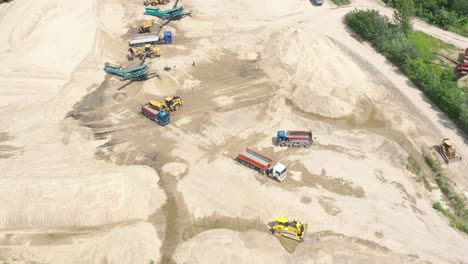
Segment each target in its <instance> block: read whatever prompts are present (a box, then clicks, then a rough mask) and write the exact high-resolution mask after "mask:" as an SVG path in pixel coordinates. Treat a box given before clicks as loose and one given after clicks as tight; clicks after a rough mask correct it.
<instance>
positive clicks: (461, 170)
mask: <svg viewBox="0 0 468 264" xmlns="http://www.w3.org/2000/svg"><path fill="white" fill-rule="evenodd" d="M354 8H372V9H376V10H379V11H380V12H381V13H383V14H385V15H387V16H392V14H393V10H392V9H391V8H388V7H386V6H384V5H382V4H380V3H378V2H376V1H369V0H356V1H353V2H352V4H351V5H349V6H346V7H343V8H336V9H334V8H331V9H330V15H329V16H327V18H325V19H326V21H327V23H335V27H333V28H334V29H336V30H329V28H327V29H326V30H321V27H313V26H312V28H313V29H314V30H317V31H320V32H322V33H323V34H327V35H328V36H330V37H331V38H333V39H335V40H337V41H339V42H340V43H342V44H343V45H345V46H348V47H350V48H352V50H353V52H356V53H357V54H359V56H361V57H363V58H366V60H367V62H368V63H369V64H371V65H372V66H373V67H374V68H375V69H378V71H379V72H380V73H381V74H382V75H384V76H386V77H387V80H388V81H389V82H390V83H392V85H393V88H394V89H396V90H397V91H398V92H399V93H400V94H402V95H403V96H404V97H405V98H406V99H407V101H408V103H410V104H412V105H413V106H414V109H413V110H414V111H416V112H418V113H419V114H420V116H421V118H422V120H424V122H425V123H426V124H428V125H430V126H432V127H433V129H434V131H435V133H436V134H437V135H438V136H439V137H440V138H439V139H438V140H437V141H435V142H433V143H432V144H433V145H438V144H440V141H441V140H442V139H443V138H450V139H451V140H452V141H453V143H454V144H455V146H456V147H457V148H458V151H459V152H460V154H461V156H463V157H468V139H467V136H466V135H465V134H464V133H463V131H461V130H460V129H459V128H458V127H457V126H456V125H455V124H454V123H453V122H452V121H451V120H450V119H449V118H448V116H446V115H445V114H444V113H442V112H441V111H440V110H439V109H438V108H437V106H435V105H434V104H432V103H431V102H430V100H429V99H427V97H425V96H424V95H423V93H422V92H420V91H419V90H418V89H417V88H416V87H415V86H414V85H413V84H412V83H411V82H409V81H408V79H407V78H406V77H405V76H404V75H403V74H401V73H400V72H399V71H398V69H397V68H396V67H394V66H393V65H391V64H390V63H389V62H387V61H386V59H385V58H384V57H383V56H382V55H380V54H379V53H377V52H376V51H374V50H372V49H370V48H369V46H368V45H367V44H366V43H362V42H359V41H357V40H356V39H354V38H352V37H351V36H350V35H349V34H348V31H347V30H345V27H344V25H343V24H342V19H343V17H344V15H346V13H347V12H349V11H351V10H353V9H354ZM414 27H415V29H416V30H421V31H423V32H425V33H427V34H429V35H431V36H434V37H436V38H439V39H441V40H443V41H445V42H448V43H450V44H452V45H454V46H456V47H458V48H461V49H465V48H468V38H466V37H463V36H460V35H457V34H454V33H452V32H449V31H444V30H442V29H440V28H437V27H434V26H431V25H428V24H427V23H425V22H422V21H420V20H417V19H416V20H415V21H414ZM449 169H450V170H451V171H453V172H454V175H455V176H456V177H457V180H456V182H457V183H460V184H461V185H462V186H463V187H462V191H468V177H467V175H466V171H468V159H467V158H465V159H464V161H462V162H460V163H456V164H451V165H450V167H449Z"/></svg>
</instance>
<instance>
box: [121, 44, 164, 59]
mask: <svg viewBox="0 0 468 264" xmlns="http://www.w3.org/2000/svg"><path fill="white" fill-rule="evenodd" d="M145 54H148V55H147V56H148V57H150V58H152V59H154V58H156V57H160V56H161V49H160V48H158V47H156V46H154V45H151V44H146V45H145V46H144V47H130V48H129V49H128V58H129V59H130V60H133V59H134V58H140V59H141V58H143V56H144V55H145Z"/></svg>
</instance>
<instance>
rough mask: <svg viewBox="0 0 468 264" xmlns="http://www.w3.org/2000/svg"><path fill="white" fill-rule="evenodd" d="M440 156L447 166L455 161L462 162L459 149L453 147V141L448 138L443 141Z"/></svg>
mask: <svg viewBox="0 0 468 264" xmlns="http://www.w3.org/2000/svg"><path fill="white" fill-rule="evenodd" d="M439 150H440V154H441V155H442V158H444V160H445V162H447V164H449V163H451V162H454V161H461V160H462V157H460V155H459V154H458V153H457V149H456V148H455V147H454V146H453V144H452V141H451V140H450V139H448V138H445V139H444V140H442V143H441V144H440V146H439Z"/></svg>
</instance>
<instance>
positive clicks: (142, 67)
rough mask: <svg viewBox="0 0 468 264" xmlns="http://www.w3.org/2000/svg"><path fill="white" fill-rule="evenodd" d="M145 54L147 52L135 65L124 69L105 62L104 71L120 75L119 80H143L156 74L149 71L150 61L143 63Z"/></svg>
mask: <svg viewBox="0 0 468 264" xmlns="http://www.w3.org/2000/svg"><path fill="white" fill-rule="evenodd" d="M147 54H148V53H145V54H144V55H143V58H142V60H141V62H140V63H139V64H138V66H137V67H134V68H129V69H124V67H123V66H122V65H119V64H111V63H108V62H106V63H105V64H104V71H106V72H107V73H110V74H114V75H117V76H120V77H122V78H121V79H120V80H121V81H125V80H132V81H143V80H146V79H149V78H152V77H155V76H157V75H158V74H157V72H156V71H150V69H151V63H147V64H145V60H146V56H147Z"/></svg>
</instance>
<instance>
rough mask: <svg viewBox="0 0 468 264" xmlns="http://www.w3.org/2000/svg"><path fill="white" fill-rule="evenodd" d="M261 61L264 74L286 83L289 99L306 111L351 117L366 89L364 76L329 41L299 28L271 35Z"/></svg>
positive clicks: (334, 116) (323, 114) (283, 30)
mask: <svg viewBox="0 0 468 264" xmlns="http://www.w3.org/2000/svg"><path fill="white" fill-rule="evenodd" d="M262 58H264V63H262V65H263V68H264V69H265V70H266V72H267V73H268V74H269V75H270V76H271V77H272V78H273V79H274V80H275V81H277V82H278V83H281V84H282V85H288V84H289V87H288V86H287V87H285V88H290V89H292V91H293V92H292V94H291V96H290V99H291V100H292V101H293V102H294V104H295V105H297V106H298V107H299V108H300V109H301V110H303V111H305V112H311V113H317V114H319V115H322V116H326V117H333V118H337V117H343V116H348V115H351V114H352V113H353V112H354V111H356V108H359V107H358V104H359V103H360V101H361V100H364V99H365V95H364V93H365V92H368V89H369V88H368V85H367V83H366V77H365V75H364V73H363V72H362V71H361V70H360V69H359V68H358V66H356V64H354V63H353V62H352V61H351V60H350V58H348V57H347V56H346V55H345V54H344V53H343V52H342V51H341V50H340V49H339V48H338V47H337V46H336V45H335V44H334V43H333V42H332V41H331V40H329V39H328V38H326V37H325V36H322V35H320V34H317V33H314V32H313V31H310V30H305V29H303V28H300V27H299V28H294V27H292V28H288V29H282V30H281V31H279V32H277V33H275V34H273V35H272V36H271V38H270V39H269V40H268V43H267V44H266V45H265V47H264V50H263V52H262ZM277 78H283V79H284V78H286V79H287V80H277Z"/></svg>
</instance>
